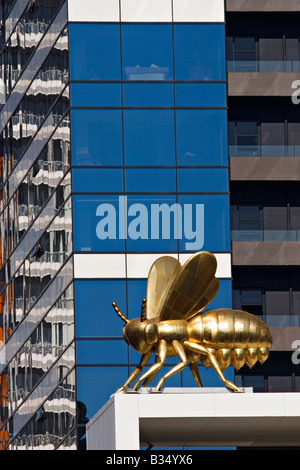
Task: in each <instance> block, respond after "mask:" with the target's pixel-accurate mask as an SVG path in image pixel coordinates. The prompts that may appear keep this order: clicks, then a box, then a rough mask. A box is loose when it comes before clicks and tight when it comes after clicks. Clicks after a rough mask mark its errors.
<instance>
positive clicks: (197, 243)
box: [178, 195, 230, 252]
mask: <svg viewBox="0 0 300 470" xmlns="http://www.w3.org/2000/svg"><path fill="white" fill-rule="evenodd" d="M178 203H179V204H180V206H181V208H182V212H183V214H184V215H183V229H182V239H181V240H179V250H180V251H181V252H184V251H198V250H208V251H230V233H229V197H228V195H199V196H192V195H189V196H188V195H179V196H178Z"/></svg>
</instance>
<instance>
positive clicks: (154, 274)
mask: <svg viewBox="0 0 300 470" xmlns="http://www.w3.org/2000/svg"><path fill="white" fill-rule="evenodd" d="M180 269H181V264H180V263H179V261H178V260H177V259H175V258H172V257H171V256H161V257H160V258H158V259H157V260H156V261H154V263H153V264H152V266H151V268H150V271H149V275H148V280H147V301H146V316H147V319H149V320H150V319H152V318H155V317H157V316H158V310H157V309H158V304H159V302H160V300H161V299H162V296H163V295H165V294H166V293H167V292H168V288H169V287H170V286H171V284H172V282H173V281H174V279H175V277H176V275H177V274H178V273H179V271H180Z"/></svg>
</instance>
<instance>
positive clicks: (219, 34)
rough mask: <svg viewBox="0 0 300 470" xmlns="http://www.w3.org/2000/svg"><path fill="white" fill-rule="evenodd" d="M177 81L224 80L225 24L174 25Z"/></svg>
mask: <svg viewBox="0 0 300 470" xmlns="http://www.w3.org/2000/svg"><path fill="white" fill-rule="evenodd" d="M174 49H175V51H174V55H175V79H176V80H225V36H224V25H216V24H175V25H174Z"/></svg>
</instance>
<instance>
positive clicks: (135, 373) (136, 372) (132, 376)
mask: <svg viewBox="0 0 300 470" xmlns="http://www.w3.org/2000/svg"><path fill="white" fill-rule="evenodd" d="M150 356H151V351H150V352H148V353H146V354H143V355H142V357H141V360H140V363H139V365H138V367H136V368H135V369H134V370H133V371H132V372H131V374H130V376H129V377H128V379H127V380H126V382H125V383H124V385H123V386H122V387H120V388H118V390H117V391H116V393H118V392H122V391H123V390H124V389H125V388H126V387H127V385H129V384H130V382H132V381H133V380H134V379H135V378H136V377H137V376H138V375H139V374H140V373H141V372H142V369H143V367H144V366H145V365H146V364H147V362H148V361H149V358H150Z"/></svg>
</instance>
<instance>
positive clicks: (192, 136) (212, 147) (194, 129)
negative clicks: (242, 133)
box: [176, 109, 228, 166]
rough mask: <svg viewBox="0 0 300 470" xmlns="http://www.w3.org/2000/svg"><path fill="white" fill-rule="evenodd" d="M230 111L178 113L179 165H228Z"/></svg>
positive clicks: (184, 111)
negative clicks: (228, 119) (228, 117)
mask: <svg viewBox="0 0 300 470" xmlns="http://www.w3.org/2000/svg"><path fill="white" fill-rule="evenodd" d="M226 119H227V117H226V111H225V110H214V109H201V110H193V109H192V110H178V111H176V137H177V162H178V165H204V166H205V165H212V166H213V165H227V164H228V158H227V124H226Z"/></svg>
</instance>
